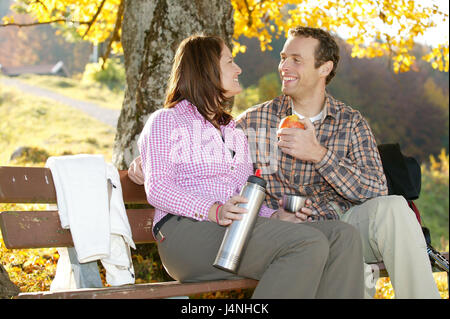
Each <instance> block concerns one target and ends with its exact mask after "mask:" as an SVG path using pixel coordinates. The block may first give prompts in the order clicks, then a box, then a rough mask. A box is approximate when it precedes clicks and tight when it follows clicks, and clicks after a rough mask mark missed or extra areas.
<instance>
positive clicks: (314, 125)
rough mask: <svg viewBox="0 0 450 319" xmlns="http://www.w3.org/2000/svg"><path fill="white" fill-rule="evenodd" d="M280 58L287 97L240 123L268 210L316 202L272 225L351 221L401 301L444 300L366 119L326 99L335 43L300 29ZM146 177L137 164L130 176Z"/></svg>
mask: <svg viewBox="0 0 450 319" xmlns="http://www.w3.org/2000/svg"><path fill="white" fill-rule="evenodd" d="M280 57H281V60H280V64H279V73H280V77H281V81H282V93H283V95H282V96H280V97H277V98H275V99H273V100H271V101H268V102H265V103H262V104H260V105H257V106H254V107H252V108H250V109H249V110H247V111H246V112H244V113H243V114H242V115H241V116H240V117H239V118H238V119H237V126H238V127H240V128H242V129H243V131H244V132H246V134H247V136H248V139H249V145H250V147H251V152H252V156H253V157H252V160H253V162H254V163H255V167H258V168H261V169H262V171H263V178H264V179H265V180H266V181H267V182H268V185H267V191H268V196H267V198H266V202H267V205H268V206H269V207H271V208H274V209H277V208H278V206H279V205H280V204H281V202H280V201H279V199H280V198H281V197H282V195H283V194H285V193H295V194H297V195H303V196H307V197H308V198H309V199H308V201H307V207H303V208H302V209H301V210H300V211H299V212H297V213H296V214H295V215H293V214H291V213H288V212H283V211H281V212H280V211H279V212H277V213H275V214H273V215H272V216H271V218H278V219H281V220H286V221H291V222H314V221H316V220H323V219H329V220H333V219H340V220H343V221H345V222H348V223H350V224H351V225H353V226H355V227H356V228H357V229H359V231H360V234H361V238H362V242H363V250H364V258H365V262H366V263H373V262H377V261H381V260H383V261H384V263H385V265H386V268H387V270H388V272H389V275H390V277H391V282H392V284H393V286H394V289H395V293H396V297H397V298H440V296H439V292H438V290H437V287H436V284H435V282H434V279H433V276H432V272H431V266H430V262H429V259H428V255H427V252H426V243H425V239H424V237H423V234H422V230H421V228H420V225H419V223H418V222H417V221H416V219H415V216H414V213H413V212H412V211H411V210H410V209H409V207H408V205H407V203H406V201H405V199H404V198H403V197H401V196H387V184H386V179H385V176H384V173H383V169H382V164H381V160H380V156H379V154H378V150H377V145H376V141H375V138H374V137H373V134H372V132H371V130H370V128H369V126H368V124H367V122H366V120H365V119H364V118H363V117H362V116H361V114H360V113H359V112H358V111H356V110H353V109H352V108H351V107H349V106H346V105H345V104H344V103H342V102H340V101H337V100H336V99H334V98H333V97H332V96H331V95H329V94H328V93H327V92H326V85H327V84H328V83H329V82H330V81H331V79H332V78H333V77H334V75H335V74H336V68H337V64H338V61H339V48H338V46H337V44H336V42H335V40H334V39H333V38H332V37H331V36H330V35H329V34H328V33H327V32H325V31H323V30H320V29H315V28H307V27H297V28H294V29H291V30H290V31H289V36H288V39H287V41H286V43H285V45H284V47H283V50H282V52H281V54H280ZM291 114H297V115H298V116H299V117H300V118H302V120H301V122H302V123H303V124H304V125H305V129H304V130H303V129H299V128H284V129H279V130H277V128H278V125H279V123H280V122H281V119H282V118H284V117H286V116H288V115H291ZM140 174H142V173H141V172H140V165H138V162H136V161H135V162H133V163H132V166H131V167H130V173H129V175H130V177H131V178H134V177H135V176H138V175H140ZM137 181H138V182H140V181H139V178H138V179H137ZM366 288H368V289H367V293H368V294H373V292H374V289H373V288H374V287H373V286H372V287H370V285H369V283H366ZM370 288H372V289H370ZM369 291H370V292H369Z"/></svg>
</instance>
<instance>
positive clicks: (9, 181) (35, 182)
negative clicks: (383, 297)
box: [0, 166, 448, 299]
mask: <svg viewBox="0 0 450 319" xmlns="http://www.w3.org/2000/svg"><path fill="white" fill-rule="evenodd" d="M119 173H120V180H121V184H122V191H123V198H124V202H125V203H126V204H148V203H147V201H146V196H145V192H144V187H143V186H139V185H136V184H135V183H133V182H132V181H131V180H130V179H129V178H128V175H127V171H119ZM0 203H45V204H52V203H56V192H55V188H54V185H53V178H52V174H51V172H50V170H49V169H48V168H43V167H37V168H36V167H7V166H0ZM142 206H144V207H145V205H142ZM127 215H128V219H129V223H130V226H131V230H132V234H133V240H134V241H135V243H136V244H143V243H152V242H155V239H154V238H153V234H152V231H151V229H152V224H153V216H154V209H153V208H148V206H147V207H145V208H142V209H127ZM0 228H1V232H2V236H3V240H4V243H5V246H6V247H7V248H8V249H26V248H51V247H72V246H73V242H72V237H71V234H70V230H66V229H62V228H61V224H60V220H59V216H58V212H57V211H7V212H1V213H0ZM446 258H447V259H448V253H446ZM371 266H372V268H373V269H374V270H378V271H379V272H380V276H382V277H383V276H387V273H386V270H385V267H384V264H383V263H378V264H373V265H371ZM257 283H258V282H257V281H256V280H253V279H237V280H219V281H208V282H201V283H180V282H178V281H170V282H160V283H145V284H135V285H126V286H120V287H104V288H87V289H76V290H67V291H58V292H49V291H44V292H30V293H20V294H19V295H18V296H16V297H15V298H84V299H90V298H168V297H174V296H181V295H194V294H199V293H205V292H213V291H227V290H234V289H246V288H255V287H256V285H257Z"/></svg>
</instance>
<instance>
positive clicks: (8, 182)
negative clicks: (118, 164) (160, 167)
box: [0, 166, 148, 204]
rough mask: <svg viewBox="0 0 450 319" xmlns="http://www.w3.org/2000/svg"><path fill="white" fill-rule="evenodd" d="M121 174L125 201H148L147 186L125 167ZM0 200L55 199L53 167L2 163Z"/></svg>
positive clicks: (22, 201)
mask: <svg viewBox="0 0 450 319" xmlns="http://www.w3.org/2000/svg"><path fill="white" fill-rule="evenodd" d="M119 175H120V183H121V185H122V192H123V200H124V202H125V203H138V204H148V203H147V199H146V195H145V190H144V186H142V185H137V184H135V183H133V182H132V181H131V180H130V179H129V178H128V171H126V170H120V171H119ZM0 203H33V204H34V203H56V191H55V186H54V184H53V177H52V173H51V171H50V169H49V168H46V167H13V166H0Z"/></svg>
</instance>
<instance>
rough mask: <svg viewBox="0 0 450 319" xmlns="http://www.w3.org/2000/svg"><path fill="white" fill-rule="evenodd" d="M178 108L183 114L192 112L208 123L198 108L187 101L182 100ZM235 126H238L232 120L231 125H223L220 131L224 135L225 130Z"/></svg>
mask: <svg viewBox="0 0 450 319" xmlns="http://www.w3.org/2000/svg"><path fill="white" fill-rule="evenodd" d="M176 107H177V108H178V109H179V110H180V111H181V112H182V113H185V112H191V113H192V114H194V116H195V117H197V118H199V119H202V120H205V121H206V119H205V118H204V117H203V115H201V114H200V112H199V111H198V110H197V107H196V106H195V105H194V104H192V103H191V102H189V101H188V100H186V99H184V100H182V101H181V102H178V104H177V105H176ZM206 122H207V123H209V121H206ZM210 124H211V123H210ZM211 125H212V124H211ZM235 126H236V122H235V121H234V120H231V121H230V123H228V124H227V125H221V126H220V130H221V131H222V133H223V129H225V128H230V129H234V128H235Z"/></svg>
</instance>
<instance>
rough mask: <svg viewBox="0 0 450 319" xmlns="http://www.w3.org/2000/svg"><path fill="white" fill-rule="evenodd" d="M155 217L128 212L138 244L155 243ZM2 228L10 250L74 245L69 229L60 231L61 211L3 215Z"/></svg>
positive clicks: (141, 211)
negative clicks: (153, 229)
mask: <svg viewBox="0 0 450 319" xmlns="http://www.w3.org/2000/svg"><path fill="white" fill-rule="evenodd" d="M154 214H155V211H154V209H153V208H148V209H128V210H127V215H128V221H129V223H130V227H131V232H132V235H133V240H134V242H135V243H136V244H142V243H151V242H154V241H155V239H154V238H153V234H152V224H153V218H154ZM0 227H1V229H2V236H3V240H4V242H5V246H6V248H8V249H12V248H16V249H23V248H51V247H72V246H73V241H72V235H71V234H70V230H68V229H63V228H61V222H60V220H59V215H58V211H13V212H1V213H0Z"/></svg>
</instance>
